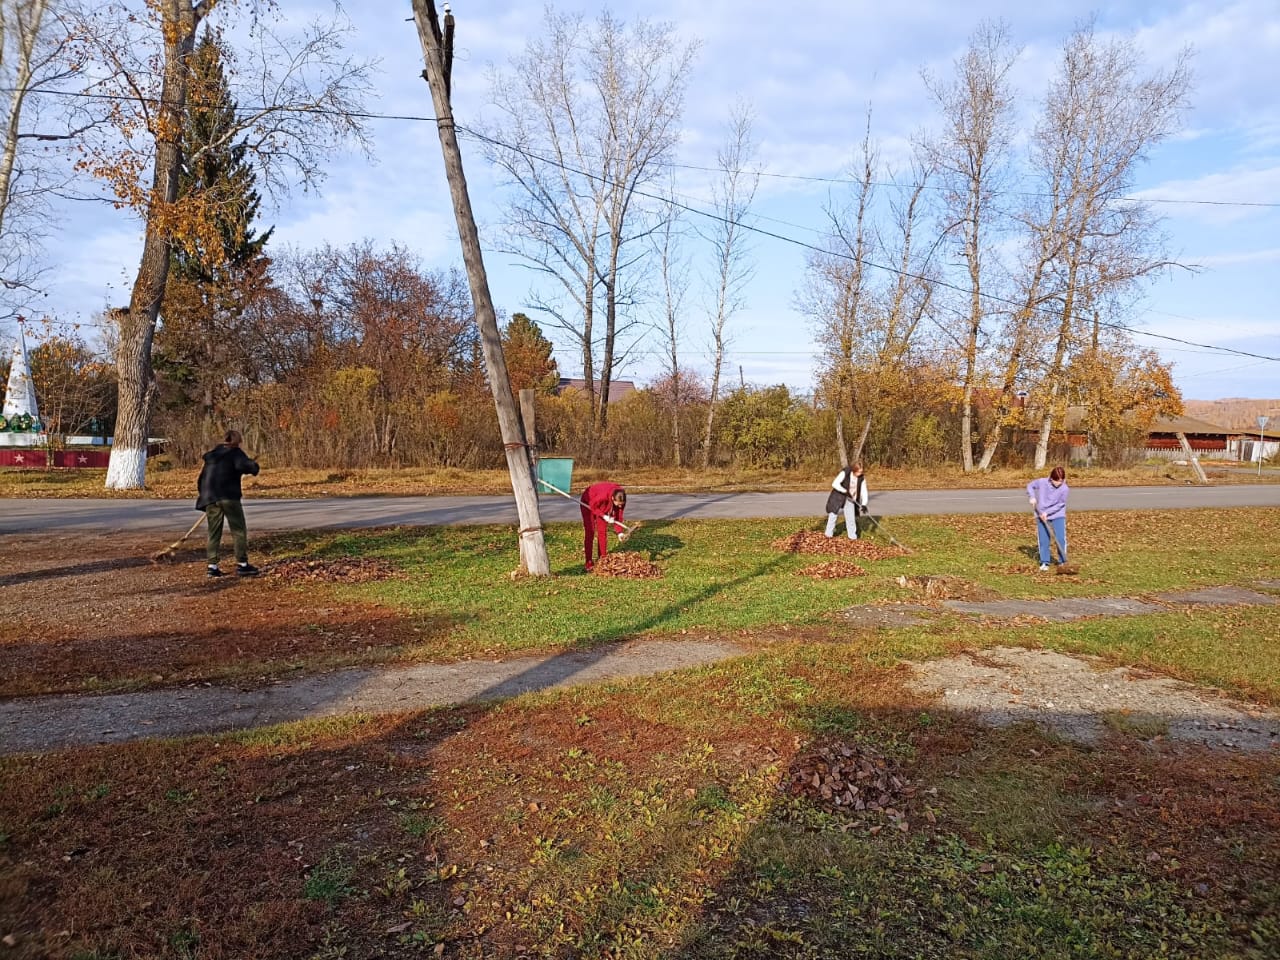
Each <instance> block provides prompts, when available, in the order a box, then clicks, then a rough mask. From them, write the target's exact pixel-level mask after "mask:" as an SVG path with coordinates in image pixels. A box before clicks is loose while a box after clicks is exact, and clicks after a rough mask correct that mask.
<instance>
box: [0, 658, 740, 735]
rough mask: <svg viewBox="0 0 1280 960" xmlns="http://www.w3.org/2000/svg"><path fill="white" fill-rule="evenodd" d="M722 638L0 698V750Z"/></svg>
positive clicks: (608, 672)
mask: <svg viewBox="0 0 1280 960" xmlns="http://www.w3.org/2000/svg"><path fill="white" fill-rule="evenodd" d="M745 652H746V651H745V650H744V649H743V648H741V647H738V646H736V645H734V644H731V643H712V642H700V641H682V640H670V641H661V640H660V641H650V642H645V643H628V644H618V645H613V646H608V647H600V648H597V649H595V650H588V651H574V652H570V653H562V654H557V655H553V656H547V657H525V658H521V659H518V660H503V661H477V660H470V661H466V662H462V663H450V664H419V665H416V666H411V667H389V668H386V669H382V670H338V671H335V672H333V673H327V674H321V675H319V676H314V677H304V678H301V679H298V680H287V681H280V682H278V683H274V684H271V685H270V686H266V687H259V688H256V689H250V690H241V689H236V688H234V687H220V686H211V685H210V686H198V687H180V688H177V689H169V690H151V691H146V692H142V693H122V694H110V695H105V696H103V695H94V696H86V695H77V694H71V695H65V696H56V697H29V698H25V699H16V700H9V701H6V702H0V753H28V752H39V751H46V750H54V749H59V748H65V747H77V746H92V745H95V744H104V743H123V742H125V741H129V740H142V739H146V738H148V737H177V736H185V735H188V734H195V733H217V732H220V731H223V730H240V729H250V728H253V727H261V726H266V725H269V724H274V723H284V722H287V721H292V720H306V719H312V718H315V717H328V716H334V715H338V714H347V713H395V712H399V711H402V710H405V711H407V710H421V709H424V708H426V707H435V706H442V705H448V704H458V703H464V702H467V701H482V700H495V699H501V698H503V697H512V696H516V695H517V694H521V693H528V692H530V691H534V690H546V689H551V688H558V687H570V686H576V685H579V684H585V683H596V682H599V681H603V680H615V679H620V678H624V677H641V676H651V675H653V674H656V673H663V672H665V671H668V670H683V669H686V668H688V667H697V666H701V665H703V664H707V663H714V662H717V661H720V660H726V659H728V658H730V657H734V656H740V655H741V654H743V653H745Z"/></svg>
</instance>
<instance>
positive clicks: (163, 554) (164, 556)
mask: <svg viewBox="0 0 1280 960" xmlns="http://www.w3.org/2000/svg"><path fill="white" fill-rule="evenodd" d="M205 519H206V515H205V514H204V513H201V514H200V517H199V519H197V520H196V522H195V523H193V524H192V525H191V529H190V530H188V531H187V532H186V533H184V534H183V535H182V536H180V537H179V538H178V539H177V540H175V541H173V543H171V544H169V545H168V546H167V547H165V548H164V549H163V550H159V551H157V552H155V553H153V554H152V555H151V562H152V563H159V562H160V561H161V560H168V559H169V558H170V557H172V556H173V555H174V553H176V552H177V550H178V548H179V547H180V546H182V544H183V543H185V542H186V539H187V537H189V536H191V535H192V534H193V533H195V532H196V527H198V526H200V524H202V523H204V521H205Z"/></svg>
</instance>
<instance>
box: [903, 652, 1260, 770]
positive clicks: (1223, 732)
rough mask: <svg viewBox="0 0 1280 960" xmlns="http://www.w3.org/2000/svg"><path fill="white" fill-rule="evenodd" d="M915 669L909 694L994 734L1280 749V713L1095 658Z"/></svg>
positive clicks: (1011, 656)
mask: <svg viewBox="0 0 1280 960" xmlns="http://www.w3.org/2000/svg"><path fill="white" fill-rule="evenodd" d="M912 666H913V668H914V670H915V679H914V680H913V681H912V682H911V684H910V685H909V686H910V687H911V688H912V689H914V690H915V691H917V692H919V693H929V694H934V695H938V696H940V698H941V704H942V706H944V707H945V708H947V709H949V710H956V711H959V712H964V713H970V714H973V715H975V716H977V717H978V719H979V720H981V721H982V722H983V723H987V724H990V725H992V726H998V727H1003V726H1010V725H1012V724H1016V723H1024V722H1030V723H1035V724H1037V725H1039V726H1043V727H1047V728H1048V729H1050V730H1052V731H1053V732H1055V733H1057V734H1058V735H1059V736H1062V737H1064V738H1066V739H1069V740H1076V741H1080V742H1094V741H1098V740H1101V739H1102V738H1103V737H1105V736H1106V735H1107V734H1108V731H1110V732H1111V733H1113V734H1118V735H1122V736H1126V737H1131V738H1137V739H1141V740H1166V739H1167V740H1175V741H1185V742H1191V743H1200V744H1204V745H1206V746H1210V747H1220V748H1236V749H1241V750H1267V749H1270V748H1272V747H1280V713H1277V712H1275V711H1273V710H1269V709H1268V708H1266V707H1262V706H1258V705H1256V704H1248V703H1243V702H1240V701H1237V700H1231V699H1229V698H1227V697H1225V696H1222V695H1220V694H1218V693H1216V692H1213V691H1210V690H1205V689H1202V688H1200V687H1196V686H1193V685H1192V684H1189V683H1183V682H1182V681H1179V680H1172V679H1169V678H1167V677H1156V676H1151V675H1148V674H1143V673H1139V672H1138V671H1134V670H1130V669H1128V668H1124V667H1116V668H1112V667H1108V666H1107V665H1106V664H1105V663H1104V662H1103V661H1101V660H1097V659H1095V658H1084V657H1070V656H1066V655H1064V654H1060V653H1055V652H1053V651H1050V650H1025V649H1022V648H1018V647H995V648H992V649H989V650H984V651H981V652H979V653H967V654H962V655H959V656H955V657H946V658H943V659H940V660H931V661H928V662H926V663H917V664H912Z"/></svg>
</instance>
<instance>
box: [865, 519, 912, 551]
mask: <svg viewBox="0 0 1280 960" xmlns="http://www.w3.org/2000/svg"><path fill="white" fill-rule="evenodd" d="M866 517H867V519H868V520H870V521H871V525H872V526H873V527H875V528H876V532H877V533H879V534H880V535H881V536H882V537H888V538H889V542H890V543H891V544H893V545H894V546H895V547H897V548H898V549H900V550H906V549H907V547H906V546H904V545H903V544H901V543H899V542H898V541H897V540H895V539H894V538H893V534H892V533H890V532H889V531H888V530H886V529H885V528H884V527H882V526H880V524H879V523H878V522H877V521H876V518H875V517H873V516H872V515H871V514H870V513H867V514H866Z"/></svg>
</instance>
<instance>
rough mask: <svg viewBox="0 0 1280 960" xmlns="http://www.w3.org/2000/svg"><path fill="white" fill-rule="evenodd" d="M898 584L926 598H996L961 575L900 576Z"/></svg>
mask: <svg viewBox="0 0 1280 960" xmlns="http://www.w3.org/2000/svg"><path fill="white" fill-rule="evenodd" d="M897 583H898V586H900V587H903V588H905V589H907V590H911V591H913V592H915V593H917V594H919V595H920V596H923V597H924V598H925V599H926V600H995V599H997V598H998V594H996V593H995V592H994V591H992V590H988V589H987V588H986V587H983V586H980V585H978V584H976V583H971V582H970V581H968V580H965V579H963V578H962V577H941V576H936V577H935V576H914V575H908V576H901V577H898V579H897Z"/></svg>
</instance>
